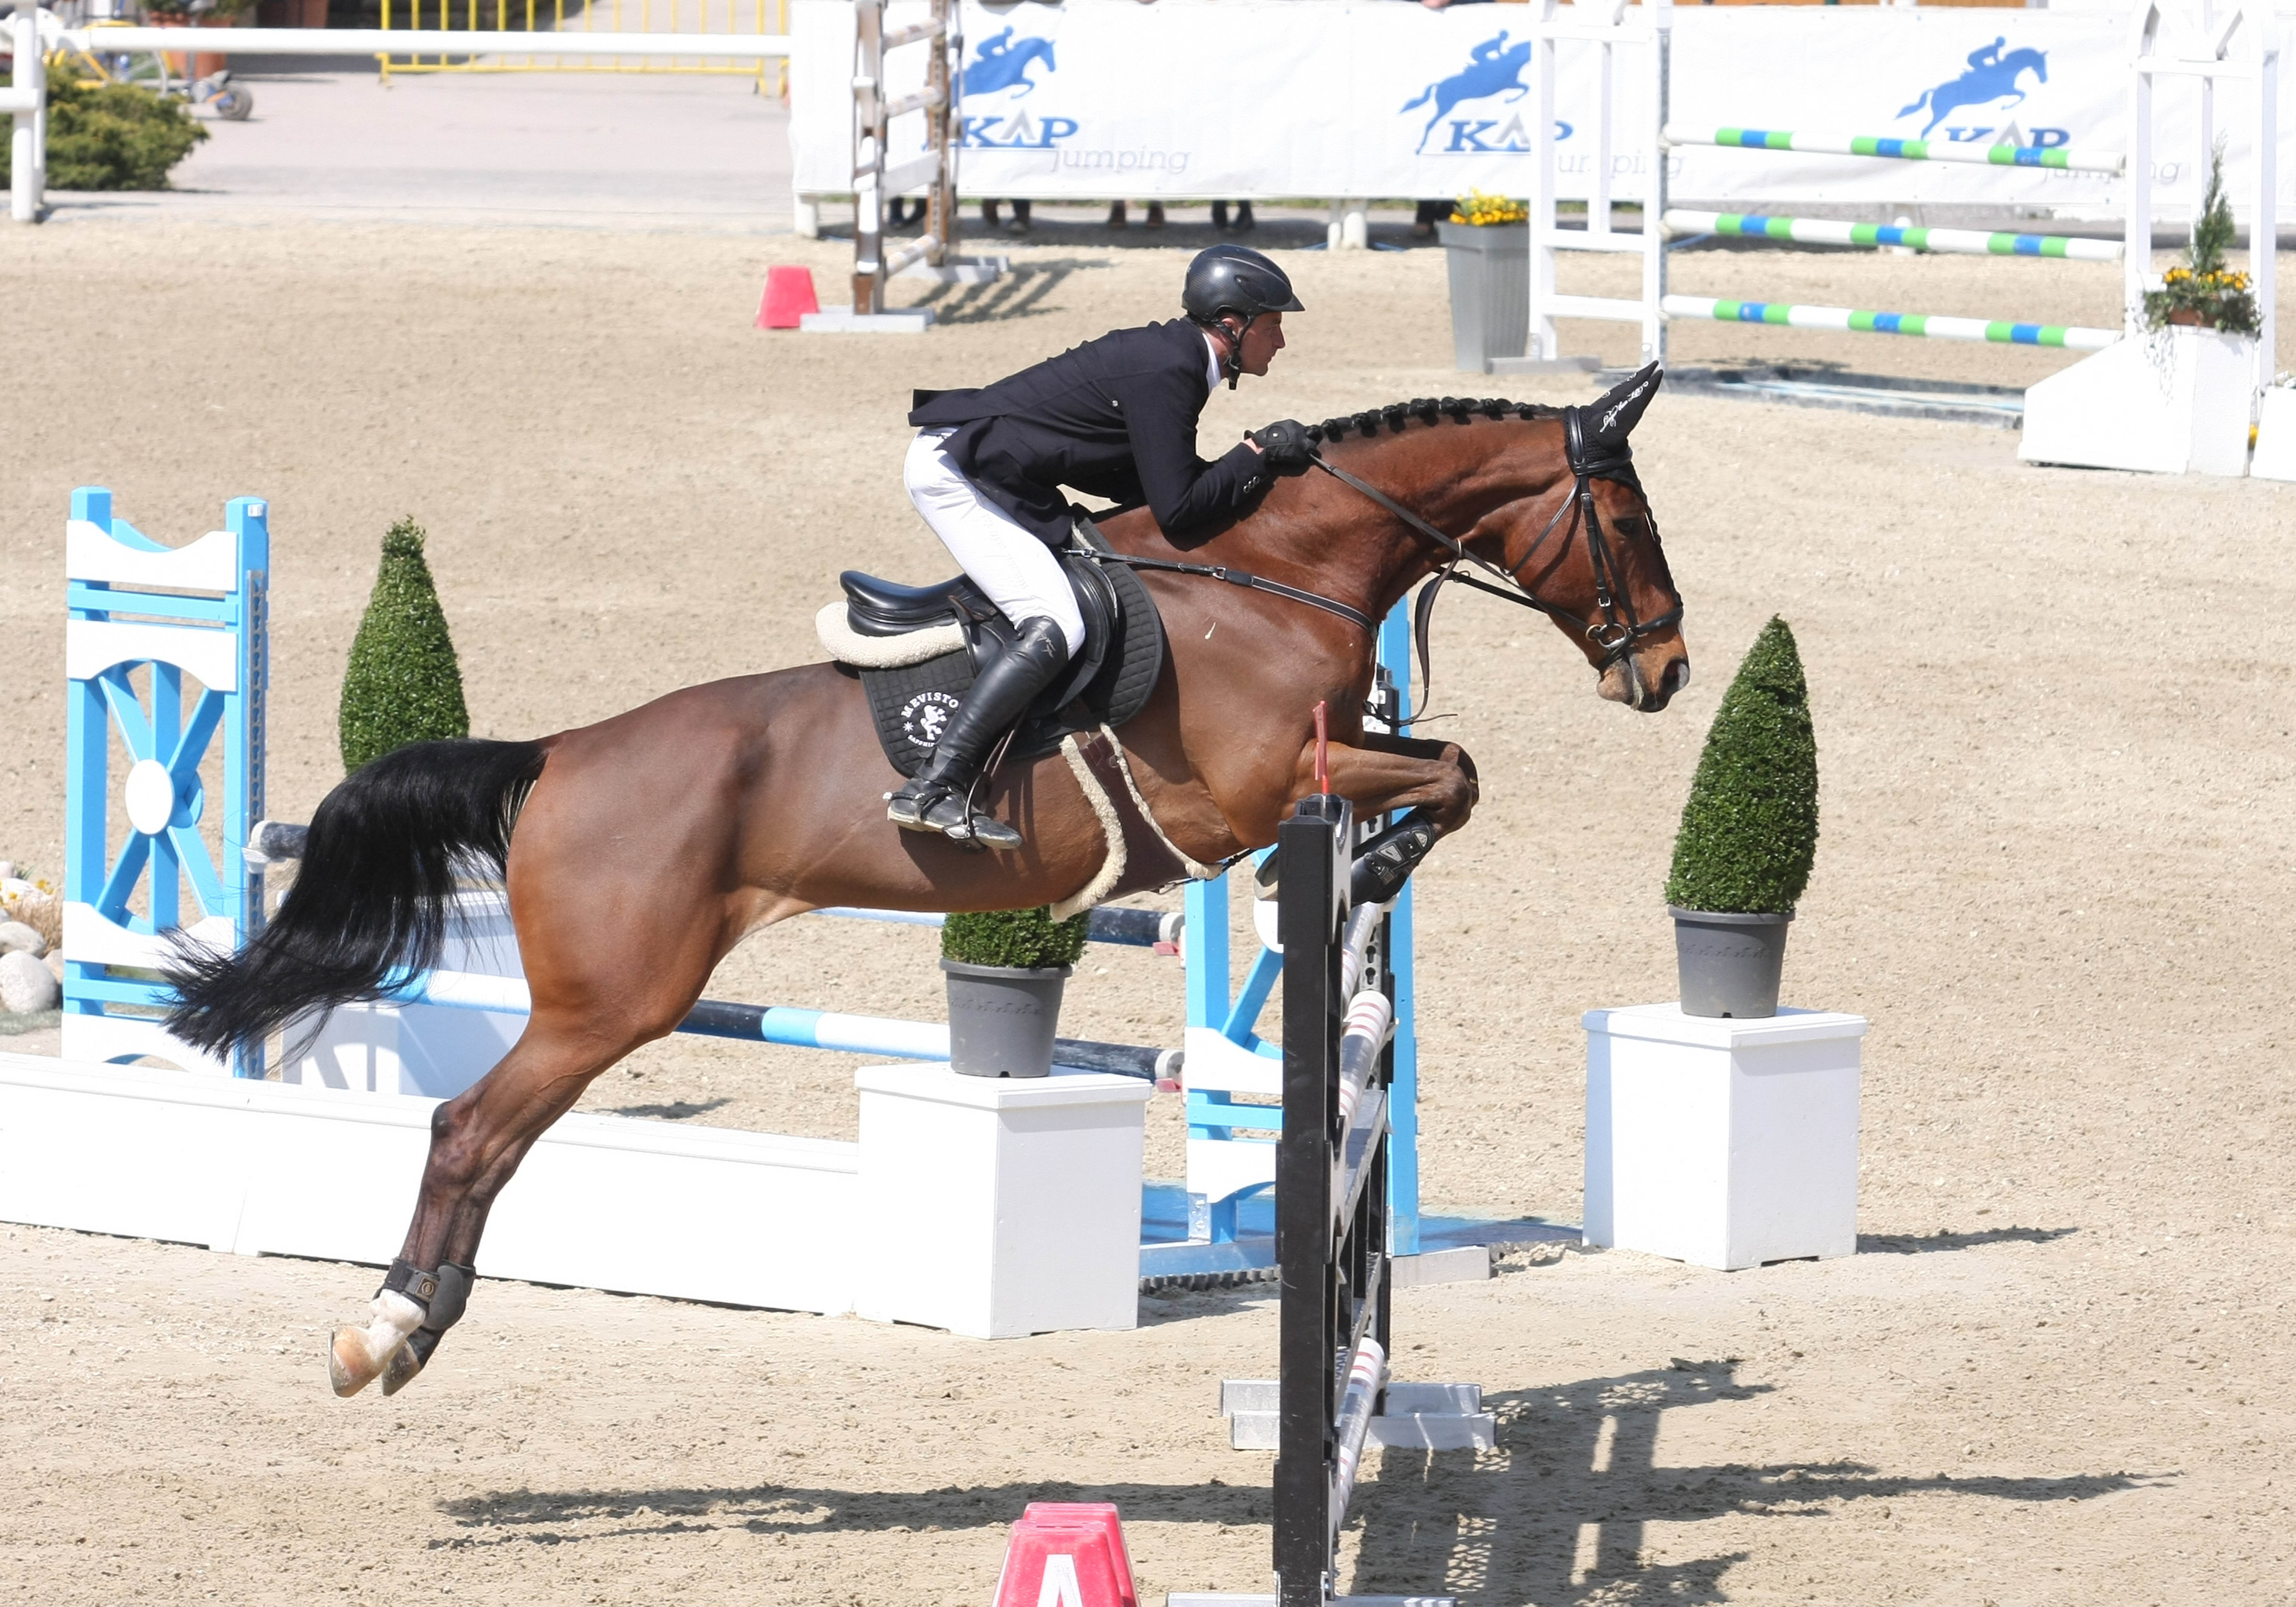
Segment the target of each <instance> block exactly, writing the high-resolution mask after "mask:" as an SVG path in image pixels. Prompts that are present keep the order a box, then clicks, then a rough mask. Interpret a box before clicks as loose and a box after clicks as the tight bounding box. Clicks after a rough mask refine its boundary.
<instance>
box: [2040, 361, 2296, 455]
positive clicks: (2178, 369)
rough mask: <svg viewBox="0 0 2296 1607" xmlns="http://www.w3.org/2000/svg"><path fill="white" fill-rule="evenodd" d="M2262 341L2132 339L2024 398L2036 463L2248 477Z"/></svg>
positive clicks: (2056, 376) (2056, 375)
mask: <svg viewBox="0 0 2296 1607" xmlns="http://www.w3.org/2000/svg"><path fill="white" fill-rule="evenodd" d="M2255 373H2256V340H2255V339H2254V337H2252V336H2249V335H2227V334H2224V333H2221V332H2218V331H2216V330H2212V329H2181V328H2169V329H2163V330H2155V331H2153V332H2151V333H2149V334H2144V335H2131V336H2128V337H2127V338H2126V339H2123V340H2117V341H2115V342H2114V343H2113V344H2112V345H2111V346H2108V347H2106V348H2104V349H2103V351H2100V352H2094V353H2091V354H2090V355H2089V356H2087V357H2083V358H2082V359H2081V360H2080V361H2079V362H2078V363H2076V364H2074V365H2072V366H2071V368H2068V369H2065V370H2063V371H2062V373H2053V374H2051V375H2050V376H2049V377H2048V378H2047V379H2046V380H2043V381H2041V382H2040V383H2039V384H2038V385H2035V386H2033V387H2031V388H2030V389H2028V390H2027V391H2026V392H2025V435H2024V439H2023V440H2022V441H2021V442H2020V443H2019V445H2018V447H2017V455H2018V456H2019V457H2021V458H2022V459H2024V460H2025V461H2026V462H2027V463H2063V464H2069V465H2071V466H2073V467H2075V468H2090V469H2135V470H2141V471H2146V472H2149V473H2154V474H2220V475H2235V476H2236V475H2241V474H2245V473H2247V472H2248V426H2249V415H2250V410H2251V400H2252V398H2253V397H2254V394H2255V393H2254V391H2253V390H2252V389H2251V387H2252V386H2253V385H2254V383H2255V377H2254V376H2255Z"/></svg>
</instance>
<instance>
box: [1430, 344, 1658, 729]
mask: <svg viewBox="0 0 2296 1607" xmlns="http://www.w3.org/2000/svg"><path fill="white" fill-rule="evenodd" d="M1665 377H1666V376H1665V373H1664V372H1663V371H1662V370H1661V369H1660V367H1659V365H1657V364H1655V363H1653V364H1652V365H1649V366H1648V367H1646V368H1644V370H1643V371H1642V372H1641V373H1637V374H1636V375H1635V376H1634V377H1633V378H1631V379H1629V380H1628V381H1625V382H1623V383H1622V384H1620V385H1619V386H1618V387H1617V388H1615V389H1612V390H1611V392H1610V393H1609V394H1608V395H1607V396H1604V397H1603V398H1602V399H1601V400H1599V401H1595V402H1591V403H1589V404H1587V406H1583V407H1569V408H1565V409H1563V412H1562V419H1561V421H1560V422H1561V424H1562V430H1561V445H1562V455H1563V463H1562V473H1561V474H1560V476H1559V477H1556V478H1555V479H1554V480H1553V490H1552V493H1551V494H1549V495H1544V496H1530V497H1525V498H1522V499H1521V500H1519V501H1515V502H1513V503H1510V504H1507V505H1506V506H1505V507H1503V508H1500V509H1497V510H1496V511H1495V512H1493V513H1492V514H1490V515H1489V516H1488V518H1487V519H1486V520H1485V521H1483V528H1481V529H1479V530H1478V531H1477V533H1476V534H1477V535H1478V536H1483V537H1497V540H1496V541H1494V542H1491V543H1490V544H1489V545H1493V546H1496V547H1497V554H1496V555H1497V558H1498V562H1500V563H1501V564H1502V565H1503V566H1504V567H1505V568H1506V569H1507V570H1510V571H1511V572H1512V573H1513V575H1514V577H1515V578H1516V580H1517V581H1518V582H1519V583H1520V584H1521V586H1522V587H1523V589H1524V590H1526V591H1528V592H1529V593H1530V594H1531V595H1533V596H1534V597H1536V598H1538V601H1539V603H1541V604H1542V605H1543V606H1544V607H1545V608H1546V612H1547V617H1548V618H1549V619H1553V620H1554V624H1555V626H1556V627H1557V628H1559V629H1560V630H1561V631H1562V633H1563V635H1566V636H1568V637H1570V640H1571V643H1572V644H1573V645H1575V646H1576V647H1577V648H1578V649H1579V652H1582V653H1584V654H1585V655H1586V657H1587V663H1589V664H1590V665H1592V666H1594V668H1595V672H1596V674H1597V676H1598V677H1599V678H1598V683H1597V690H1598V691H1599V692H1600V693H1601V694H1602V695H1603V697H1606V698H1608V699H1610V700H1611V701H1612V702H1616V703H1624V704H1626V705H1627V707H1628V708H1629V709H1639V710H1641V711H1642V712H1644V713H1645V714H1654V713H1656V712H1657V711H1658V710H1659V709H1663V708H1665V707H1666V706H1667V703H1668V702H1669V700H1671V699H1672V698H1673V696H1674V694H1675V693H1677V692H1680V691H1681V690H1682V689H1683V688H1684V687H1685V686H1687V685H1690V649H1689V647H1688V645H1687V644H1685V642H1684V641H1683V637H1682V594H1681V593H1680V592H1678V591H1677V590H1676V589H1675V586H1674V575H1673V573H1672V571H1671V570H1669V569H1668V567H1667V562H1666V552H1665V549H1664V548H1662V547H1661V545H1659V537H1658V524H1657V521H1656V520H1655V519H1654V518H1653V517H1652V513H1651V506H1650V500H1649V498H1648V497H1647V496H1645V495H1644V492H1643V488H1642V481H1641V480H1639V479H1638V478H1637V477H1636V474H1635V469H1634V454H1633V452H1632V450H1631V449H1630V448H1629V447H1628V436H1629V435H1630V434H1631V433H1632V432H1633V430H1634V427H1635V425H1636V423H1638V422H1640V421H1641V419H1642V416H1643V410H1644V408H1646V407H1648V406H1650V401H1651V398H1652V397H1653V396H1655V395H1656V394H1657V393H1658V388H1659V383H1660V381H1661V380H1663V379H1664V378H1665ZM1471 539H1472V537H1471Z"/></svg>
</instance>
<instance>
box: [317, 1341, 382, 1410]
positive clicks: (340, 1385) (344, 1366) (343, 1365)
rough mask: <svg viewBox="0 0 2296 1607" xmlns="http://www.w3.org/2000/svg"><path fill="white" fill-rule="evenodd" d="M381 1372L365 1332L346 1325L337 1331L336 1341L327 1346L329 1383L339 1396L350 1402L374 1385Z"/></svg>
mask: <svg viewBox="0 0 2296 1607" xmlns="http://www.w3.org/2000/svg"><path fill="white" fill-rule="evenodd" d="M380 1372H381V1368H380V1367H378V1366H376V1365H375V1364H374V1353H373V1350H371V1349H369V1348H368V1346H367V1342H366V1330H365V1329H364V1328H354V1327H351V1326H349V1325H348V1324H345V1325H344V1326H342V1327H340V1328H338V1329H336V1330H335V1338H334V1342H333V1343H332V1344H331V1345H329V1346H328V1347H327V1382H329V1383H330V1384H332V1385H333V1386H334V1390H335V1393H336V1394H337V1395H340V1396H341V1397H342V1398H344V1399H345V1400H348V1399H349V1398H351V1397H352V1396H354V1395H356V1394H357V1393H358V1392H359V1391H360V1390H364V1389H365V1388H366V1387H367V1386H368V1385H369V1384H371V1383H373V1382H374V1379H375V1374H376V1373H380Z"/></svg>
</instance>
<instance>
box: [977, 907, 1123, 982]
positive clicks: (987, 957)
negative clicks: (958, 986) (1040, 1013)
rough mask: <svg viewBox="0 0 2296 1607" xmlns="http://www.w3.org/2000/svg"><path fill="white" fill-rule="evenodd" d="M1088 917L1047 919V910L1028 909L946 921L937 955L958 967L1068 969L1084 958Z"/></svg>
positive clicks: (983, 912) (979, 912) (985, 912)
mask: <svg viewBox="0 0 2296 1607" xmlns="http://www.w3.org/2000/svg"><path fill="white" fill-rule="evenodd" d="M1090 919H1091V917H1090V916H1089V915H1088V914H1074V915H1070V917H1069V918H1068V919H1067V920H1065V921H1055V920H1054V919H1053V911H1052V906H1050V905H1044V904H1040V905H1038V906H1037V907H1036V908H1034V909H993V910H975V911H972V912H969V913H967V914H956V915H951V916H950V917H949V918H948V920H947V923H946V924H944V925H943V926H942V927H941V929H940V952H941V957H942V958H943V959H945V960H955V962H956V963H958V964H960V965H1005V966H1012V967H1014V968H1016V969H1020V970H1027V971H1039V970H1044V969H1046V968H1048V967H1051V966H1054V965H1073V964H1075V963H1077V959H1078V956H1079V955H1082V954H1083V953H1084V931H1085V927H1086V925H1087V922H1089V921H1090Z"/></svg>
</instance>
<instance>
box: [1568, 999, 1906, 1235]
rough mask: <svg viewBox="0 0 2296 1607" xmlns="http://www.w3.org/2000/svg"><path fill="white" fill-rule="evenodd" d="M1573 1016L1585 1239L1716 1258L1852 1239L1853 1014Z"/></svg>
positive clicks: (1650, 1009)
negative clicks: (1581, 1097)
mask: <svg viewBox="0 0 2296 1607" xmlns="http://www.w3.org/2000/svg"><path fill="white" fill-rule="evenodd" d="M1584 1025H1585V1026H1586V1029H1587V1199H1586V1218H1585V1220H1586V1225H1587V1226H1586V1238H1587V1243H1589V1244H1600V1245H1605V1246H1610V1247H1613V1248H1616V1249H1620V1250H1645V1251H1648V1252H1649V1253H1650V1254H1652V1255H1660V1256H1669V1257H1671V1258H1673V1259H1676V1260H1678V1261H1689V1262H1692V1263H1693V1264H1695V1265H1697V1266H1700V1267H1718V1268H1721V1269H1723V1270H1726V1271H1727V1270H1733V1269H1735V1268H1737V1267H1759V1266H1761V1265H1762V1264H1763V1263H1765V1262H1767V1261H1789V1260H1795V1259H1801V1258H1804V1257H1810V1256H1846V1255H1850V1254H1853V1253H1855V1252H1856V1250H1857V1077H1858V1045H1859V1040H1861V1039H1862V1038H1863V1037H1865V1036H1866V1020H1865V1018H1864V1017H1863V1016H1855V1015H1836V1014H1832V1013H1824V1012H1818V1011H1807V1010H1781V1011H1780V1012H1779V1013H1777V1014H1776V1015H1775V1016H1773V1017H1771V1018H1769V1019H1768V1020H1767V1021H1733V1020H1728V1019H1716V1018H1709V1017H1704V1016H1686V1015H1685V1014H1683V1013H1682V1010H1681V1007H1680V1006H1679V1005H1676V1004H1638V1005H1635V1006H1633V1007H1632V1008H1629V1009H1624V1010H1590V1011H1588V1012H1587V1014H1586V1017H1585V1019H1584Z"/></svg>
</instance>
